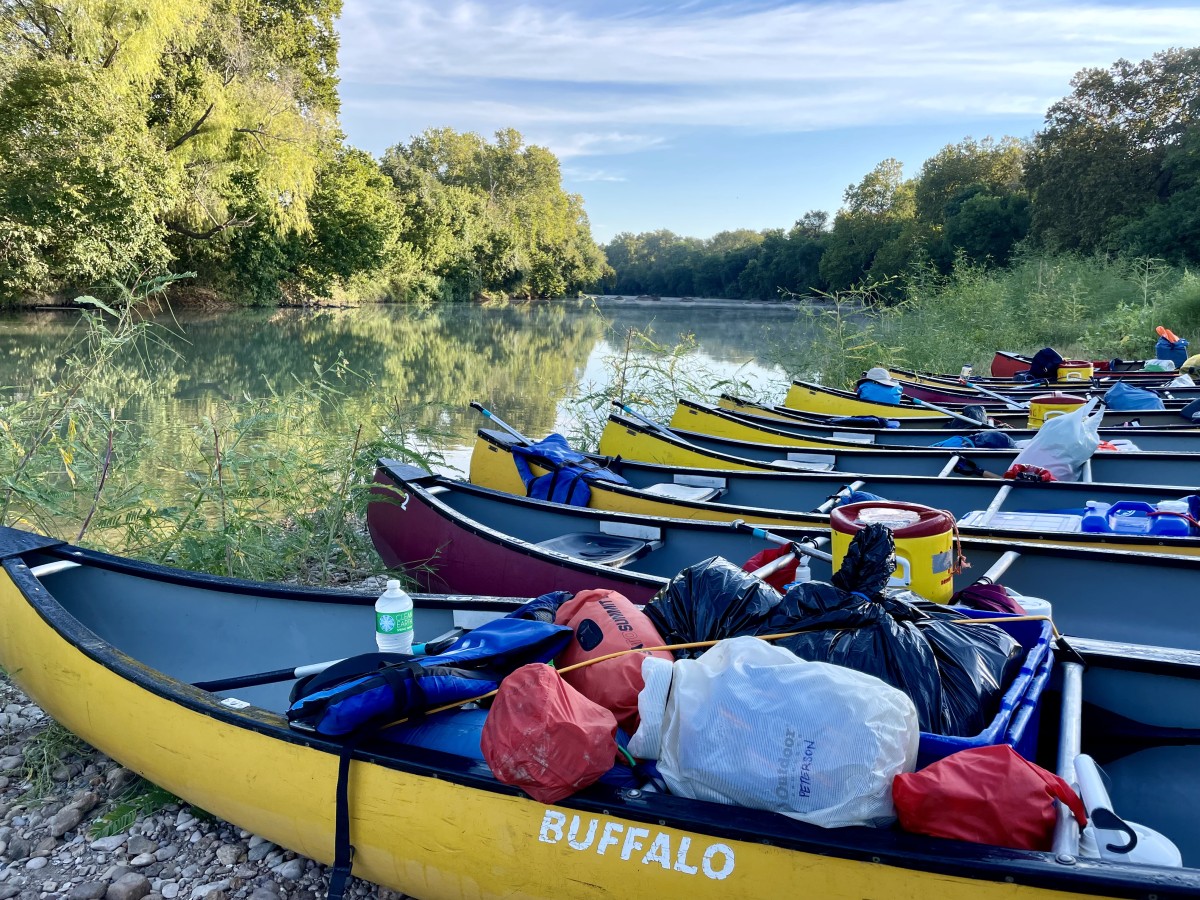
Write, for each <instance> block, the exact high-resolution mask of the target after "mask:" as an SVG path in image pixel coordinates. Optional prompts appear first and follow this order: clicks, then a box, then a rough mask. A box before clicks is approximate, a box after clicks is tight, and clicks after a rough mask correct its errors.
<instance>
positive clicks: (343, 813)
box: [325, 729, 375, 900]
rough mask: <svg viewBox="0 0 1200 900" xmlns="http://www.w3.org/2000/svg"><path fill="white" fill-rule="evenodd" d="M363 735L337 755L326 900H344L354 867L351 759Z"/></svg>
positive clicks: (346, 745)
mask: <svg viewBox="0 0 1200 900" xmlns="http://www.w3.org/2000/svg"><path fill="white" fill-rule="evenodd" d="M374 731H375V729H371V730H370V731H369V732H362V733H361V734H357V735H354V736H353V737H351V738H348V739H347V740H346V742H345V743H344V744H342V752H341V753H340V754H339V755H338V776H337V793H336V798H337V799H336V801H335V803H336V805H335V808H334V824H333V871H332V872H331V873H330V875H329V892H328V893H327V894H326V895H325V896H326V900H342V897H343V896H344V895H345V893H346V885H347V884H348V883H349V881H350V867H351V866H352V865H353V863H354V845H353V844H351V843H350V759H351V757H352V756H354V751H355V750H356V749H358V744H359V742H360V741H361V740H362V739H363V738H364V737H366V736H367V734H369V733H374Z"/></svg>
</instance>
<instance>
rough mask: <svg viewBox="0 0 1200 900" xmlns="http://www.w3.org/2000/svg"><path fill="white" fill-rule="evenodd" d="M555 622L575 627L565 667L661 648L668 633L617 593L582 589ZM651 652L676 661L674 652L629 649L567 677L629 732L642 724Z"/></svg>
mask: <svg viewBox="0 0 1200 900" xmlns="http://www.w3.org/2000/svg"><path fill="white" fill-rule="evenodd" d="M554 624H555V625H569V626H570V627H571V628H573V629H574V630H575V636H574V637H573V638H572V639H571V642H570V643H569V644H567V646H566V647H565V648H564V649H563V651H562V652H561V653H560V654H558V656H557V657H556V658H555V660H554V664H555V665H556V666H558V667H559V668H560V669H564V668H566V667H567V666H573V665H575V663H580V662H583V661H585V660H588V659H595V658H596V657H598V656H607V655H608V654H609V653H616V652H617V651H619V650H636V649H639V648H641V647H661V646H662V644H663V639H662V637H660V636H659V633H658V629H657V628H655V627H654V623H652V622H651V621H650V619H649V618H648V617H647V616H646V614H645V613H644V612H642V611H641V610H640V609H639V608H638V607H637V606H635V605H634V604H633V603H632V602H630V601H629V600H628V599H626V598H625V597H623V596H622V595H621V594H618V593H617V592H616V591H599V590H593V591H580V592H579V593H578V594H576V595H575V596H574V597H572V598H571V599H570V600H568V601H567V602H566V603H564V604H563V605H562V606H560V607H559V608H558V613H557V615H555V617H554ZM647 655H650V656H658V657H661V658H662V659H668V660H673V659H674V658H675V657H674V656H672V655H671V653H670V651H668V650H659V651H658V652H656V653H652V654H645V653H626V654H625V655H624V656H618V657H616V658H615V659H609V660H605V661H604V662H602V663H596V664H594V665H591V666H584V667H583V668H581V669H576V670H575V671H573V672H567V673H565V674H564V675H563V678H565V679H566V680H567V681H568V682H570V684H571V686H572V687H574V688H575V689H576V690H577V691H579V692H580V693H581V694H583V695H584V696H585V697H587V698H588V699H589V700H592V701H594V702H596V703H599V704H600V705H601V706H603V707H604V708H605V709H607V710H609V711H610V712H611V713H612V714H613V715H614V716H616V717H617V724H618V725H620V726H621V728H623V729H624V730H625V733H626V734H633V733H634V732H635V731H637V726H638V694H639V693H640V692H641V690H642V688H643V687H644V686H645V683H644V682H643V681H642V659H643V658H645V657H646V656H647Z"/></svg>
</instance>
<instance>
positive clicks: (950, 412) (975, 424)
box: [909, 397, 988, 428]
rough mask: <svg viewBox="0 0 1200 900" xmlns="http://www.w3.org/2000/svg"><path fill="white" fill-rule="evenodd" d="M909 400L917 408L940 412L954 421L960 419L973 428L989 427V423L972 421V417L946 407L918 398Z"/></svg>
mask: <svg viewBox="0 0 1200 900" xmlns="http://www.w3.org/2000/svg"><path fill="white" fill-rule="evenodd" d="M909 399H910V400H912V402H913V403H915V404H916V405H917V406H924V407H925V408H926V409H932V410H933V411H934V412H939V413H941V414H942V415H943V416H949V417H950V418H952V419H958V421H960V422H966V423H967V424H968V425H970V426H971V427H972V428H987V427H988V423H987V422H980V421H979V420H978V419H972V418H971V417H970V416H964V415H962V414H961V413H956V412H955V411H954V410H952V409H946V407H944V406H936V405H934V404H932V403H930V402H929V401H928V400H919V399H917V398H916V397H910V398H909Z"/></svg>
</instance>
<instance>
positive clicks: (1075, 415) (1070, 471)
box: [1013, 398, 1104, 481]
mask: <svg viewBox="0 0 1200 900" xmlns="http://www.w3.org/2000/svg"><path fill="white" fill-rule="evenodd" d="M1099 402H1100V401H1099V400H1098V399H1096V398H1093V399H1091V400H1089V401H1088V402H1087V403H1085V404H1084V405H1083V406H1080V407H1079V408H1078V409H1074V410H1072V411H1071V412H1069V413H1063V414H1062V415H1061V416H1055V417H1054V418H1052V419H1047V420H1046V422H1045V424H1044V425H1042V427H1041V428H1039V429H1038V433H1037V434H1035V435H1034V436H1033V438H1032V439H1031V440H1030V441H1029V444H1028V445H1027V446H1026V447H1025V448H1024V449H1023V450H1022V451H1021V452H1020V453H1018V454H1017V458H1016V459H1014V460H1013V465H1014V466H1018V465H1026V466H1038V467H1040V468H1043V469H1046V470H1047V471H1049V472H1050V474H1051V475H1053V476H1054V477H1055V479H1056V480H1058V481H1078V480H1079V474H1080V472H1081V471H1082V469H1083V464H1084V463H1085V462H1087V461H1088V460H1089V459H1091V458H1092V454H1093V453H1095V452H1096V448H1097V447H1099V446H1100V432H1099V431H1098V430H1097V429H1099V427H1100V420H1101V419H1102V418H1103V417H1104V414H1103V412H1099V413H1096V414H1095V415H1094V416H1089V413H1090V412H1091V411H1092V410H1093V409H1095V408H1096V404H1098V403H1099Z"/></svg>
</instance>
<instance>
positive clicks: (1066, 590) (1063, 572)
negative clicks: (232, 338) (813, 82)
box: [368, 460, 1200, 650]
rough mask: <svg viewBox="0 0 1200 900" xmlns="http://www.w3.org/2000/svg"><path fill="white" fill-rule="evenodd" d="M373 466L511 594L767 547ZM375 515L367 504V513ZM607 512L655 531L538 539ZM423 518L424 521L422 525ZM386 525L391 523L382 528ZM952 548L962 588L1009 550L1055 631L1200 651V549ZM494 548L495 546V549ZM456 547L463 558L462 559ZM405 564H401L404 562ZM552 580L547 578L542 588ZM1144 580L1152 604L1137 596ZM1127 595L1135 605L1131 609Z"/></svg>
mask: <svg viewBox="0 0 1200 900" xmlns="http://www.w3.org/2000/svg"><path fill="white" fill-rule="evenodd" d="M380 470H381V471H380V474H379V476H377V477H382V478H383V479H384V480H385V481H386V480H391V481H392V482H393V483H394V484H397V485H400V486H401V487H403V488H404V489H405V490H407V491H408V492H409V497H410V501H409V504H408V505H409V506H410V507H412V506H414V505H421V504H424V505H426V506H427V507H428V508H429V509H430V510H431V511H433V512H434V513H436V515H438V516H440V517H441V518H442V519H443V520H444V523H445V524H443V525H441V526H439V528H440V533H441V534H443V535H445V536H447V539H448V540H449V542H450V543H451V544H452V543H456V542H458V541H459V540H461V541H462V542H464V545H465V546H467V547H473V542H474V541H476V540H478V538H477V537H476V536H477V535H486V536H487V539H488V540H489V541H491V542H493V543H494V544H495V545H496V547H498V548H500V549H507V552H508V556H509V559H508V560H506V561H505V562H504V563H503V564H501V565H498V566H497V567H496V568H495V569H494V575H493V578H492V579H491V581H490V592H491V593H520V592H519V591H517V590H516V589H515V588H514V587H512V586H510V583H509V582H507V581H506V582H503V583H502V582H500V581H499V580H498V579H500V578H502V577H503V578H512V579H514V580H513V582H512V584H523V583H525V582H523V581H521V580H519V579H523V578H525V577H526V575H525V572H526V570H528V569H532V568H534V567H535V566H536V567H538V568H543V567H553V568H556V569H557V570H558V571H549V570H547V569H545V568H543V571H546V577H547V578H548V579H552V580H548V582H547V584H552V585H553V586H554V587H556V588H561V589H563V590H572V591H581V590H587V589H589V588H595V587H613V586H614V585H615V589H616V590H619V591H620V592H621V593H622V594H624V595H625V596H626V597H628V598H629V599H631V600H633V601H634V602H636V603H645V602H647V601H648V600H649V599H650V598H651V597H653V595H654V594H655V593H656V592H657V591H658V590H659V589H661V588H662V587H664V586H665V585H666V584H667V582H668V581H669V580H670V579H671V578H673V577H674V576H675V575H676V574H677V573H679V572H680V571H682V570H683V569H684V568H686V567H688V566H691V565H694V564H696V563H698V562H701V561H703V560H706V559H708V558H710V557H713V556H722V557H724V558H725V559H727V560H730V561H732V562H733V563H734V564H736V565H740V564H742V563H744V562H745V561H746V560H748V559H750V557H751V556H753V555H754V554H756V553H758V552H759V551H761V550H762V549H764V547H765V546H767V545H766V544H765V543H764V542H763V541H762V540H760V539H757V538H754V537H752V536H751V535H748V534H747V533H746V532H745V531H741V530H735V529H732V528H730V527H729V526H728V525H726V524H723V523H719V522H704V521H698V520H690V519H668V518H656V517H652V516H634V515H627V514H623V513H613V512H605V511H601V510H593V509H586V508H580V507H573V506H562V505H560V504H555V503H547V502H545V501H541V500H531V499H528V498H525V497H515V496H512V495H509V494H504V493H501V492H499V491H493V490H489V489H486V488H481V487H478V486H476V485H471V484H466V483H463V482H456V481H452V480H450V479H446V478H442V477H441V476H436V475H429V474H428V473H424V472H422V470H419V469H415V468H414V467H411V466H404V465H402V464H399V463H395V462H393V461H389V460H382V461H381V462H380ZM372 515H374V514H373V513H372V512H371V511H370V510H368V521H369V522H370V521H371V517H372ZM611 523H619V524H620V525H622V526H626V527H634V528H639V529H647V530H653V531H654V533H655V538H656V543H657V546H656V547H655V548H653V549H651V550H650V551H648V552H647V553H646V554H644V555H642V556H640V557H639V558H637V559H635V560H632V561H630V562H627V563H626V564H625V566H624V568H610V567H608V566H603V565H598V564H595V563H588V562H584V561H582V560H579V559H574V558H572V557H568V556H565V555H563V554H561V553H551V552H550V551H547V550H546V549H545V548H542V547H538V546H536V542H537V541H541V540H544V539H546V538H547V537H552V536H556V535H561V534H566V533H579V534H582V533H594V532H597V531H603V530H604V529H605V527H606V526H608V525H611ZM399 525H400V523H399V522H396V521H395V520H390V519H380V518H376V519H375V520H374V522H373V524H372V527H371V533H372V537H373V538H374V539H375V540H376V542H377V544H378V543H381V544H382V546H380V548H379V549H380V553H381V554H382V555H383V556H384V560H385V562H387V563H388V564H389V565H392V564H393V561H394V563H395V564H396V565H405V564H407V563H409V562H410V561H414V560H415V561H416V562H415V563H414V565H415V567H416V569H417V571H413V574H414V575H416V576H418V577H420V575H421V573H420V571H419V570H420V569H422V568H425V567H427V566H428V565H429V562H428V558H427V556H425V555H424V550H425V544H423V543H422V542H423V536H422V535H421V534H419V533H414V532H411V531H408V530H405V529H402V528H400V527H399ZM426 527H427V528H430V529H432V527H433V526H432V525H429V524H428V523H427V524H426ZM389 529H394V530H389ZM772 531H774V532H776V533H778V534H780V535H781V536H783V537H785V538H787V539H789V540H807V539H811V538H826V537H827V536H828V531H829V528H828V525H827V524H826V525H823V526H821V527H804V528H795V527H784V526H779V527H774V528H772ZM962 548H963V552H964V553H965V555H966V557H967V560H968V562H969V563H970V566H971V567H970V568H968V569H965V570H964V571H963V572H961V573H960V574H958V575H956V576H954V586H955V588H956V589H961V588H963V587H966V586H967V585H968V584H970V583H972V582H973V581H975V580H976V579H978V578H979V577H981V576H982V575H983V574H984V573H986V572H987V571H988V570H989V569H990V568H991V567H992V566H993V565H994V564H995V563H996V562H997V561H998V560H1000V559H1001V558H1002V557H1003V556H1004V555H1005V554H1006V553H1007V552H1008V551H1013V550H1015V551H1017V552H1018V553H1019V554H1020V555H1019V558H1018V559H1017V560H1016V561H1015V562H1014V563H1013V564H1012V565H1011V566H1010V567H1009V568H1008V569H1007V570H1005V571H1004V573H1003V579H1002V581H1003V583H1004V584H1005V585H1006V586H1008V587H1011V588H1012V589H1014V590H1016V591H1019V592H1020V593H1022V594H1026V595H1029V596H1034V597H1044V598H1045V599H1047V600H1050V601H1051V602H1052V603H1053V604H1054V617H1055V621H1056V622H1057V623H1058V625H1059V627H1060V628H1061V629H1062V630H1063V632H1064V633H1067V634H1074V635H1082V636H1085V637H1091V638H1096V639H1100V640H1108V641H1114V640H1119V641H1131V642H1134V643H1138V644H1148V645H1152V646H1177V647H1186V648H1188V649H1195V650H1200V630H1197V629H1196V627H1195V624H1194V622H1193V615H1192V610H1191V606H1190V605H1189V603H1188V599H1189V598H1190V595H1191V593H1192V591H1193V589H1194V584H1195V580H1196V578H1197V577H1198V576H1200V559H1197V558H1196V557H1190V556H1172V555H1168V554H1164V553H1129V552H1122V551H1119V550H1107V549H1106V550H1095V549H1088V548H1067V547H1061V546H1052V545H1048V544H1030V543H1022V542H1020V541H1016V540H1013V539H1012V538H1011V537H1001V538H997V539H980V538H971V537H964V538H963V540H962ZM493 552H494V551H493ZM471 556H472V554H471V553H466V554H464V555H462V556H456V557H454V558H453V560H452V561H451V560H450V558H449V557H447V558H446V560H445V561H444V564H443V565H441V566H440V567H439V569H438V575H439V577H440V578H441V579H442V580H443V582H444V583H446V584H448V585H449V586H450V588H451V589H453V590H464V591H465V590H466V588H465V585H467V584H474V583H477V579H479V578H481V577H483V576H481V575H480V574H479V572H477V571H475V570H474V569H475V568H478V567H477V566H475V565H474V563H473V562H472V561H471ZM464 558H465V561H464ZM810 564H811V567H812V572H813V578H815V579H817V580H819V581H820V580H823V581H828V580H829V578H830V576H831V575H832V571H831V568H830V565H829V563H827V562H822V561H821V560H818V559H815V558H814V559H812V560H811V561H810ZM410 571H411V570H410ZM549 589H550V588H549V587H547V588H546V590H549ZM1147 591H1153V593H1154V596H1155V597H1156V598H1162V599H1161V600H1157V599H1156V601H1155V602H1154V603H1139V601H1138V598H1143V597H1145V596H1146V594H1147ZM1131 604H1135V605H1136V608H1137V614H1136V615H1133V614H1131V608H1132V607H1131Z"/></svg>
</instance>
